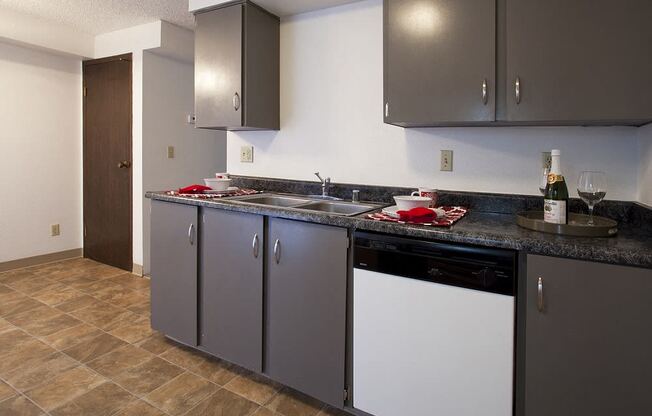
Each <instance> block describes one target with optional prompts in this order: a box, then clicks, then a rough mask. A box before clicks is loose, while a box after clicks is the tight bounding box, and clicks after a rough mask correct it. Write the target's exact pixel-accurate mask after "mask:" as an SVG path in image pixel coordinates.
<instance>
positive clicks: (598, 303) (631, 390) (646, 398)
mask: <svg viewBox="0 0 652 416" xmlns="http://www.w3.org/2000/svg"><path fill="white" fill-rule="evenodd" d="M526 279H527V280H526V287H525V300H526V307H525V360H524V364H525V366H524V393H525V394H524V409H521V410H524V411H523V412H522V413H521V412H517V414H524V415H525V416H550V415H555V416H571V415H572V416H585V415H586V416H589V415H590V416H613V415H649V414H652V395H650V380H652V355H651V353H650V352H651V351H652V270H650V269H638V268H631V267H622V266H614V265H606V264H601V263H591V262H584V261H577V260H568V259H559V258H552V257H541V256H533V255H528V256H527V278H526Z"/></svg>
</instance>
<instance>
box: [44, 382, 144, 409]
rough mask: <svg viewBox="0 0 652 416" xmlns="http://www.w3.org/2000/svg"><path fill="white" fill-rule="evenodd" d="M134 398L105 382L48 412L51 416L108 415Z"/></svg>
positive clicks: (134, 398)
mask: <svg viewBox="0 0 652 416" xmlns="http://www.w3.org/2000/svg"><path fill="white" fill-rule="evenodd" d="M134 400H136V397H134V396H132V395H131V394H129V393H128V392H127V391H125V390H124V389H123V388H121V387H119V386H118V385H116V384H113V383H111V382H107V383H104V384H101V385H99V386H97V387H95V388H94V389H93V390H91V391H89V392H87V393H84V394H82V395H81V396H79V397H77V398H76V399H73V400H71V401H69V402H68V403H66V404H64V405H63V406H61V407H59V408H57V409H55V410H53V411H52V412H50V413H51V414H52V416H78V415H92V416H110V415H112V414H114V413H115V412H117V411H118V410H120V409H122V408H123V407H125V406H126V405H128V404H129V403H130V402H132V401H134Z"/></svg>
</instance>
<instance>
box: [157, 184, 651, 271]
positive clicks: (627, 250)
mask: <svg viewBox="0 0 652 416" xmlns="http://www.w3.org/2000/svg"><path fill="white" fill-rule="evenodd" d="M146 196H147V197H148V198H151V199H155V200H162V201H169V202H177V203H183V204H189V205H197V206H206V207H212V208H220V209H225V210H229V211H239V212H248V213H253V214H260V215H268V216H273V217H278V218H286V219H294V220H300V221H307V222H313V223H318V224H327V225H334V226H340V227H347V228H351V229H353V230H364V231H375V232H381V233H387V234H394V235H402V236H409V237H418V238H424V239H429V240H439V241H448V242H455V243H464V244H473V245H480V246H489V247H497V248H506V249H513V250H519V251H524V252H526V253H530V254H540V255H549V256H558V257H567V258H572V259H579V260H589V261H597V262H604V263H612V264H620V265H628V266H637V267H644V268H650V269H652V232H651V231H650V229H649V227H647V226H643V227H642V226H640V225H636V224H629V223H621V224H620V226H619V232H618V234H617V235H616V236H615V237H608V238H584V237H566V236H558V235H553V234H545V233H540V232H536V231H530V230H527V229H524V228H522V227H519V226H518V225H517V224H516V220H515V217H514V214H513V213H494V212H481V211H478V210H473V209H471V211H470V212H469V213H468V214H467V215H466V216H465V217H464V218H462V219H461V220H460V221H459V222H457V223H456V224H454V225H453V226H451V227H443V228H439V227H430V226H418V225H408V224H399V223H392V222H380V221H374V220H370V219H368V218H366V214H363V215H359V216H357V217H343V216H339V215H334V214H327V213H321V212H309V211H301V210H296V209H285V208H276V207H266V206H257V205H252V204H245V203H242V202H238V201H235V200H230V199H229V198H223V199H208V200H207V199H197V198H186V197H179V196H171V195H167V194H165V193H163V192H148V193H147V195H146Z"/></svg>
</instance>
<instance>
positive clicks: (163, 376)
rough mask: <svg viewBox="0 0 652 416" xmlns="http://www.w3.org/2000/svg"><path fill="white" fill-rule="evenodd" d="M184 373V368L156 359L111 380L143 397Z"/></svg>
mask: <svg viewBox="0 0 652 416" xmlns="http://www.w3.org/2000/svg"><path fill="white" fill-rule="evenodd" d="M183 371H184V370H183V369H182V368H180V367H177V366H176V365H173V364H170V363H168V362H167V361H165V360H162V359H160V358H158V357H155V358H152V359H151V360H149V361H145V362H144V363H143V364H141V365H138V366H135V367H132V368H130V369H128V370H126V371H123V372H122V373H120V374H118V375H117V376H114V377H112V378H111V379H112V380H113V381H115V382H116V383H118V384H119V385H120V386H122V387H124V388H125V389H127V390H128V391H130V392H131V393H133V394H136V395H138V396H143V395H145V394H147V393H150V392H152V391H154V390H156V389H157V388H159V387H161V386H162V385H163V384H165V383H167V382H169V381H170V380H172V379H174V378H175V377H177V376H179V375H180V374H182V373H183Z"/></svg>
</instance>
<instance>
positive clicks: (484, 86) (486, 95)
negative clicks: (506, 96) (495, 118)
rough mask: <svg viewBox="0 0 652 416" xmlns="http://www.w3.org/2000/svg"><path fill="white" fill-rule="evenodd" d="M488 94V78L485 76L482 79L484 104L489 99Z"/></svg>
mask: <svg viewBox="0 0 652 416" xmlns="http://www.w3.org/2000/svg"><path fill="white" fill-rule="evenodd" d="M488 98H489V97H488V94H487V79H486V78H485V79H484V80H483V81H482V104H484V105H487V100H488Z"/></svg>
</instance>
